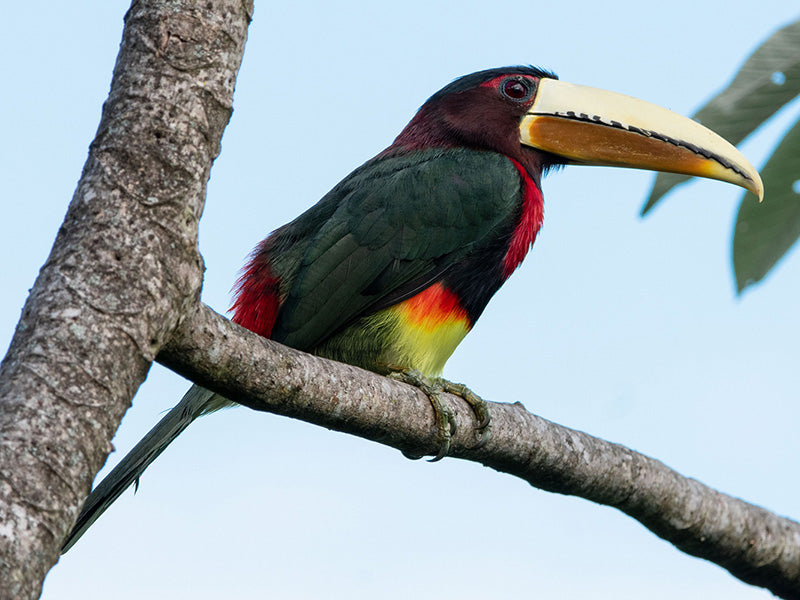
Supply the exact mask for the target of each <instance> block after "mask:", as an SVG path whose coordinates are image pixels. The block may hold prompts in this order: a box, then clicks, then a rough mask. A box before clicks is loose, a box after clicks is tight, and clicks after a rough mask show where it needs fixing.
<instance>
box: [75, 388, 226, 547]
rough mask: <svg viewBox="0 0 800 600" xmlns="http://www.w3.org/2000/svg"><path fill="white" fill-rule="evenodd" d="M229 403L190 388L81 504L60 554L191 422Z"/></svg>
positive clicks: (207, 392)
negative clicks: (75, 520)
mask: <svg viewBox="0 0 800 600" xmlns="http://www.w3.org/2000/svg"><path fill="white" fill-rule="evenodd" d="M231 404H232V402H230V401H229V400H227V399H225V398H223V397H222V396H220V395H219V394H215V393H214V392H211V391H209V390H207V389H205V388H202V387H200V386H199V385H193V386H192V387H191V388H190V389H189V391H188V392H186V394H184V396H183V398H182V399H181V401H180V402H179V403H178V404H177V405H176V406H175V408H173V409H172V410H170V411H169V412H168V413H167V414H166V415H165V416H164V418H163V419H161V420H160V421H159V422H158V424H157V425H156V426H155V427H153V428H152V429H151V430H150V432H149V433H148V434H147V435H146V436H144V438H142V440H141V441H140V442H139V443H138V444H136V446H134V448H133V450H131V451H130V452H129V453H128V454H127V456H125V458H123V459H122V460H121V461H120V463H119V464H118V465H117V466H116V467H114V469H112V471H111V472H110V473H109V474H108V475H107V476H106V477H105V479H103V481H101V482H100V484H99V485H98V486H97V487H96V488H95V489H93V490H92V492H91V494H89V497H88V498H86V502H84V504H83V508H82V509H81V512H80V514H79V515H78V520H77V522H76V523H75V526H74V527H73V528H72V531H71V532H70V533H69V535H68V536H67V538H66V539H65V540H64V544H63V545H62V546H61V553H62V554H63V553H64V552H66V551H67V550H69V549H70V548H71V547H72V545H73V544H74V543H75V542H77V541H78V539H80V537H81V536H82V535H83V534H84V532H85V531H86V530H87V529H88V528H89V526H91V524H92V523H94V522H95V521H96V520H97V518H98V517H99V516H100V515H102V514H103V513H104V512H105V510H106V509H107V508H108V507H109V506H111V505H112V504H113V503H114V501H115V500H116V499H117V498H119V497H120V495H121V494H122V492H124V491H125V490H126V489H128V487H129V486H130V485H131V484H132V483H134V482H135V483H136V485H137V486H138V483H139V477H140V476H141V475H142V473H143V472H144V470H145V469H146V468H147V467H148V466H149V465H150V463H152V462H153V461H154V460H155V459H156V458H157V457H158V455H159V454H161V453H162V452H163V451H164V449H165V448H166V447H167V446H169V445H170V443H172V441H173V440H174V439H175V438H176V437H178V435H179V434H180V433H181V432H182V431H183V430H184V429H186V428H187V427H188V426H189V424H191V422H192V421H194V420H195V419H196V418H197V417H199V416H200V415H204V414H207V413H210V412H213V411H215V410H218V409H220V408H224V407H226V406H230V405H231Z"/></svg>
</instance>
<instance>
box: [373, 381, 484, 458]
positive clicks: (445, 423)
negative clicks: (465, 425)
mask: <svg viewBox="0 0 800 600" xmlns="http://www.w3.org/2000/svg"><path fill="white" fill-rule="evenodd" d="M387 376H388V377H389V378H390V379H395V380H397V381H402V382H403V383H407V384H409V385H413V386H414V387H417V388H419V389H420V390H422V392H423V393H424V394H425V395H426V396H428V399H429V400H430V401H431V405H432V406H433V412H434V416H435V418H436V432H437V433H436V442H437V444H438V445H439V450H438V452H437V453H436V456H434V457H433V458H431V459H429V462H436V461H439V460H442V459H443V458H444V457H445V456H447V453H448V451H449V450H450V439H451V438H452V437H453V435H454V434H455V432H456V420H455V416H454V415H453V412H452V411H451V410H450V407H449V406H448V405H447V403H446V402H444V400H443V399H442V393H443V392H447V393H449V394H454V395H456V396H459V397H460V398H463V399H464V401H465V402H466V403H467V404H469V405H470V407H472V412H473V413H475V417H476V418H477V420H478V426H477V428H476V430H477V432H478V434H479V436H480V437H479V439H478V442H477V443H476V444H475V445H474V446H473V448H480V447H481V446H483V445H484V444H485V443H486V440H487V439H489V423H490V421H491V417H490V415H489V407H488V405H487V403H486V401H485V400H483V399H482V398H480V397H479V396H478V395H477V394H475V393H474V392H473V391H472V390H470V389H469V388H468V387H467V386H465V385H463V384H461V383H453V382H452V381H448V380H447V379H441V378H437V379H429V378H427V377H425V376H424V375H423V374H422V373H420V372H419V371H417V370H415V369H407V370H402V371H392V372H391V373H389V374H388V375H387ZM406 456H408V457H409V458H414V459H416V458H422V457H421V456H410V455H408V454H406Z"/></svg>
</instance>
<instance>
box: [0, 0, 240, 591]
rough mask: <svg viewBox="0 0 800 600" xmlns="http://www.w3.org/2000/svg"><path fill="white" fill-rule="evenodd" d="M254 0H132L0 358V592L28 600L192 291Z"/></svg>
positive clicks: (198, 281)
mask: <svg viewBox="0 0 800 600" xmlns="http://www.w3.org/2000/svg"><path fill="white" fill-rule="evenodd" d="M251 15H252V2H251V1H250V2H248V1H238V0H213V1H211V2H203V3H197V2H192V1H189V0H186V1H183V2H181V1H170V2H167V1H165V0H136V1H134V2H133V5H132V6H131V8H130V10H129V12H128V14H127V15H126V17H125V29H124V32H123V38H122V44H121V48H120V53H119V56H118V58H117V64H116V67H115V69H114V78H113V81H112V84H111V92H110V95H109V98H108V100H107V102H106V104H105V106H104V108H103V117H102V121H101V123H100V127H99V129H98V131H97V136H96V138H95V140H94V142H92V145H91V148H90V151H89V157H88V160H87V162H86V165H85V167H84V171H83V175H82V177H81V179H80V182H79V184H78V188H77V190H76V192H75V195H74V197H73V199H72V202H71V204H70V207H69V211H68V213H67V216H66V218H65V220H64V224H63V225H62V227H61V229H60V231H59V233H58V236H57V238H56V241H55V244H54V246H53V249H52V251H51V253H50V256H49V258H48V259H47V262H46V263H45V265H44V266H43V267H42V270H41V272H40V274H39V277H38V279H37V280H36V283H35V285H34V287H33V289H32V291H31V294H30V297H29V298H28V300H27V302H26V304H25V307H24V309H23V312H22V318H21V319H20V322H19V324H18V326H17V330H16V333H15V335H14V338H13V340H12V342H11V346H10V348H9V351H8V354H7V355H6V357H5V359H4V361H3V363H2V367H1V368H0V597H2V598H9V599H10V598H14V599H21V598H36V597H38V596H39V594H40V593H41V586H42V581H43V580H44V576H45V574H46V573H47V571H48V570H49V569H50V567H51V566H52V565H53V564H54V563H55V562H56V560H57V558H58V551H59V548H60V544H61V540H62V539H63V537H64V536H65V534H66V533H67V531H68V530H69V528H70V527H71V525H72V522H73V520H74V518H75V514H76V513H77V511H78V509H79V508H80V506H81V504H82V501H83V499H84V497H85V496H86V494H87V493H88V491H89V489H90V486H91V483H92V479H93V478H94V476H95V474H96V473H97V471H98V470H99V469H100V467H101V466H102V465H103V463H104V462H105V460H106V457H107V455H108V453H109V452H110V451H111V443H110V440H111V438H112V437H113V435H114V432H115V431H116V429H117V426H118V425H119V422H120V420H121V419H122V416H123V414H124V413H125V411H126V410H127V408H128V406H129V405H130V402H131V399H132V398H133V395H134V394H135V393H136V390H137V389H138V387H139V385H140V384H141V383H142V381H143V380H144V378H145V376H146V375H147V371H148V369H149V367H150V364H151V362H152V361H153V358H154V357H155V355H156V354H157V353H158V351H159V349H160V348H161V346H162V345H163V344H164V342H165V341H166V340H167V339H168V338H169V336H170V334H171V332H172V330H173V329H174V328H175V327H176V325H177V324H178V322H179V320H180V318H181V316H182V315H183V314H184V312H185V311H186V310H187V308H188V307H191V306H192V305H193V304H194V303H195V302H196V301H197V299H198V298H199V294H200V288H201V285H202V275H203V264H202V260H201V258H200V255H199V252H198V248H197V227H198V221H199V218H200V214H201V213H202V210H203V203H204V200H205V190H206V182H207V181H208V177H209V173H210V170H211V164H212V162H213V160H214V158H215V157H216V156H217V154H218V153H219V148H220V140H221V137H222V132H223V130H224V128H225V126H226V124H227V123H228V119H229V117H230V114H231V110H232V100H233V87H234V82H235V80H236V75H237V72H238V69H239V65H240V63H241V60H242V54H243V51H244V44H245V39H246V35H247V26H248V24H249V21H250V18H251Z"/></svg>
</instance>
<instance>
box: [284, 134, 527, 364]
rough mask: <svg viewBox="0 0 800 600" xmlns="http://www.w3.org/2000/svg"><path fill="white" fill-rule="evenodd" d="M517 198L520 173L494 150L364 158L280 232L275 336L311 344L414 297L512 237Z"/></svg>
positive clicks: (299, 345) (292, 343) (297, 344)
mask: <svg viewBox="0 0 800 600" xmlns="http://www.w3.org/2000/svg"><path fill="white" fill-rule="evenodd" d="M521 194H522V191H521V186H520V177H519V173H518V171H517V170H516V168H515V167H514V166H513V164H512V163H511V162H510V161H509V160H508V159H507V158H506V157H504V156H502V155H499V154H495V153H490V152H482V151H477V150H463V149H457V150H425V151H420V152H415V153H412V154H406V155H400V156H394V157H388V158H379V159H376V160H374V161H372V162H370V163H367V164H366V165H364V166H363V167H361V168H360V169H358V170H357V171H355V172H354V173H352V174H351V175H350V176H349V177H348V178H347V179H345V180H344V181H342V183H340V184H339V185H338V186H336V188H334V189H333V190H332V191H331V192H330V193H329V194H327V195H326V196H325V197H324V198H323V199H322V200H320V202H319V203H318V204H317V205H316V206H314V207H312V208H311V209H310V210H309V211H307V212H306V213H304V214H303V215H301V216H300V217H298V219H296V220H295V221H293V222H292V223H291V224H290V225H289V226H287V227H286V228H284V229H282V230H279V231H278V232H276V235H278V236H285V237H286V238H287V239H292V240H293V243H281V241H280V240H278V241H277V242H276V244H275V246H276V248H284V249H285V256H275V257H274V259H273V269H274V270H275V271H276V272H277V273H276V274H278V275H279V276H280V277H281V279H282V280H283V281H290V282H291V285H290V287H289V288H288V289H286V290H285V293H286V296H285V299H284V301H283V303H282V305H281V308H280V310H279V312H278V317H277V321H276V323H275V328H274V329H273V332H272V336H271V337H272V338H273V339H275V340H277V341H280V342H282V343H285V344H287V345H289V346H293V347H295V348H299V349H305V350H307V349H311V348H313V347H314V346H316V345H317V344H319V343H321V342H322V341H324V340H325V339H327V337H328V336H330V335H331V334H333V333H334V332H335V331H337V330H338V329H340V328H341V327H342V326H344V325H346V324H349V323H350V322H352V321H353V320H354V319H355V318H357V317H360V316H364V315H366V314H369V313H370V312H373V311H375V310H377V309H378V308H381V307H383V306H387V305H389V304H393V303H395V302H399V301H401V300H403V299H404V298H408V297H410V296H411V295H413V294H414V293H415V292H416V291H417V290H419V289H423V288H424V287H426V286H427V285H429V284H430V283H433V281H435V280H436V279H438V278H439V276H440V275H441V274H442V273H444V272H445V271H446V270H447V269H448V268H449V267H451V266H452V265H454V264H456V263H457V262H458V261H459V260H461V259H463V258H464V257H466V256H468V255H469V254H470V252H472V251H474V250H476V249H478V248H480V247H481V246H482V245H484V244H486V243H488V241H489V240H491V239H494V238H495V237H496V236H497V235H500V233H501V232H503V231H505V232H506V233H508V232H509V231H510V227H512V226H513V224H512V223H513V220H514V219H516V218H517V217H518V215H519V210H520V204H521ZM334 207H335V208H334ZM287 257H290V258H287ZM387 299H388V300H389V301H388V302H387Z"/></svg>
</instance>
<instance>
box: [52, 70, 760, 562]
mask: <svg viewBox="0 0 800 600" xmlns="http://www.w3.org/2000/svg"><path fill="white" fill-rule="evenodd" d="M570 164H579V165H580V164H583V165H603V166H618V167H630V168H640V169H648V170H655V171H670V172H676V173H684V174H688V175H696V176H701V177H707V178H712V179H719V180H722V181H726V182H729V183H733V184H736V185H739V186H741V187H744V188H745V189H748V190H750V191H752V192H753V193H755V194H756V195H757V196H758V197H759V200H760V199H761V198H762V197H763V186H762V183H761V179H760V177H759V175H758V172H757V171H756V170H755V169H754V168H753V167H752V165H751V164H750V163H749V162H748V161H747V159H745V158H744V156H742V155H741V154H740V153H739V151H738V150H736V148H735V147H733V146H732V145H731V144H729V143H728V142H726V141H725V140H724V139H722V138H721V137H719V136H718V135H716V134H715V133H713V132H711V131H710V130H708V129H707V128H705V127H703V126H702V125H700V124H699V123H697V122H695V121H692V120H691V119H688V118H686V117H683V116H680V115H678V114H676V113H673V112H671V111H669V110H667V109H665V108H661V107H659V106H657V105H654V104H650V103H648V102H645V101H642V100H638V99H635V98H632V97H629V96H624V95H621V94H617V93H614V92H609V91H605V90H601V89H597V88H592V87H587V86H582V85H576V84H571V83H567V82H564V81H561V80H560V79H558V77H557V76H556V75H555V74H554V73H552V72H550V71H547V70H545V69H541V68H538V67H533V66H511V67H501V68H494V69H487V70H483V71H479V72H476V73H472V74H469V75H465V76H463V77H460V78H458V79H456V80H454V81H452V82H451V83H449V84H448V85H446V86H445V87H443V88H442V89H441V90H439V91H438V92H436V93H435V94H433V95H432V96H431V97H430V98H429V99H428V100H427V101H426V102H425V103H424V104H423V105H422V106H421V107H420V108H419V110H418V111H417V112H416V114H415V115H414V116H413V118H412V119H411V121H410V122H409V123H408V125H406V127H405V128H404V129H403V130H402V131H401V132H400V134H399V135H398V136H397V137H396V139H395V140H394V141H393V142H392V143H391V145H389V146H388V147H387V148H386V149H384V150H383V151H381V152H379V153H378V154H377V155H376V156H375V157H374V158H372V159H370V160H368V161H367V162H366V163H365V164H363V165H362V166H360V167H358V168H356V169H355V170H354V171H353V172H352V173H350V174H349V175H348V176H346V177H345V178H344V179H343V180H342V181H341V182H340V183H339V184H338V185H336V186H335V187H334V188H333V189H332V190H331V191H330V192H329V193H328V194H326V195H325V196H324V197H323V198H322V199H321V200H320V201H319V202H318V203H317V204H315V205H314V206H312V207H311V208H310V209H308V210H307V211H306V212H304V213H303V214H301V215H300V216H298V217H297V218H296V219H294V220H293V221H291V222H290V223H287V224H286V225H283V226H282V227H280V228H278V229H276V230H275V231H273V232H272V233H271V234H270V235H269V236H268V237H266V239H264V241H262V242H261V243H260V244H258V245H257V246H256V248H255V249H254V250H253V252H252V254H251V255H250V256H249V259H248V260H247V262H246V264H245V266H244V268H243V270H242V272H241V275H240V277H239V279H238V280H237V282H236V284H235V286H234V301H233V305H232V309H231V310H232V313H233V317H232V320H233V321H234V322H235V323H237V324H239V325H241V326H242V327H245V328H247V329H249V330H251V331H253V332H255V333H257V334H259V335H261V336H264V337H266V338H270V339H272V340H275V341H277V342H280V343H282V344H285V345H287V346H291V347H293V348H296V349H298V350H302V351H305V352H310V353H313V354H316V355H318V356H322V357H325V358H329V359H333V360H337V361H341V362H345V363H349V364H351V365H355V366H358V367H362V368H364V369H368V370H371V371H375V372H377V373H381V374H399V377H400V378H407V380H410V381H412V382H416V383H419V384H421V385H422V384H424V388H423V389H424V390H425V391H426V393H428V395H429V397H430V398H431V402H432V403H433V405H434V412H435V414H436V417H437V421H436V427H437V432H438V440H439V443H440V448H439V452H438V454H437V455H436V456H435V457H434V460H436V459H439V458H442V456H444V455H445V454H446V453H447V447H448V439H449V436H450V434H451V432H452V428H453V426H454V423H453V422H452V415H449V414H448V413H447V409H446V408H445V407H444V406H443V404H442V403H441V402H440V400H439V398H438V393H437V391H436V389H434V388H435V387H436V386H433V388H432V387H431V386H429V385H428V384H427V383H425V382H430V381H434V380H436V378H438V377H440V376H441V374H442V371H443V368H444V365H445V363H446V362H447V360H448V358H449V357H450V355H451V354H452V353H453V351H454V350H455V349H456V347H457V346H458V345H459V343H460V342H461V341H462V340H463V339H464V337H465V336H466V335H467V333H469V331H470V329H471V328H472V327H473V326H474V324H475V322H476V321H477V320H478V318H479V317H480V316H481V314H482V313H483V311H484V309H485V308H486V306H487V304H488V302H489V300H490V299H491V297H492V296H493V295H494V293H495V292H497V290H498V289H499V288H500V287H501V286H502V285H503V283H504V282H505V281H506V280H507V279H508V278H509V277H510V276H511V274H512V273H513V272H514V271H515V270H516V269H517V267H518V266H519V265H520V264H521V263H522V261H523V259H524V258H525V256H526V254H527V253H528V251H529V249H530V248H531V246H532V245H533V243H534V241H535V240H536V237H537V234H538V233H539V231H540V228H541V226H542V220H543V210H544V200H543V194H542V177H543V176H544V175H545V174H546V173H547V172H548V171H550V170H552V169H555V168H559V167H562V166H564V165H570ZM445 389H448V390H452V389H454V388H452V387H446V388H445ZM461 395H462V396H463V397H464V398H465V399H466V400H467V401H469V402H470V403H471V404H472V406H473V410H474V411H475V414H476V415H477V417H478V429H479V430H483V435H482V439H485V434H486V433H487V432H488V424H489V415H488V412H487V411H486V408H485V405H483V404H482V403H481V402H480V401H479V400H475V397H474V395H472V396H471V395H470V394H464V393H462V394H461ZM232 404H233V403H232V402H230V401H228V400H227V399H225V398H223V397H222V396H219V395H217V394H214V393H213V392H211V391H209V390H207V389H204V388H202V387H200V386H197V385H195V386H193V387H192V388H191V389H190V390H189V391H188V392H187V393H186V394H185V396H184V397H183V399H182V400H181V401H180V403H179V404H178V405H176V406H175V407H174V408H173V409H172V410H171V411H169V412H168V413H167V415H166V416H165V417H164V418H163V419H162V420H161V421H160V422H159V423H158V424H157V425H156V426H155V427H154V428H153V429H152V430H151V431H150V432H149V433H148V434H147V435H146V436H145V437H144V438H143V439H142V441H140V442H139V444H137V445H136V446H135V447H134V449H133V450H132V451H131V452H130V453H129V454H128V455H127V456H126V457H125V458H124V459H123V460H122V461H121V462H120V463H119V464H118V465H117V466H116V467H115V468H114V469H113V470H112V471H111V473H110V474H109V475H108V476H107V477H106V478H105V479H104V480H103V481H102V482H101V483H100V484H99V485H98V486H97V487H96V488H95V489H94V490H93V491H92V492H91V494H90V495H89V497H88V498H87V500H86V502H85V504H84V507H83V509H82V511H81V513H80V514H79V516H78V518H77V522H76V524H75V526H74V528H73V529H72V531H71V532H70V533H69V534H68V536H67V538H66V539H65V541H64V542H63V546H62V552H66V551H67V550H69V548H70V547H72V545H73V544H74V543H75V542H76V541H77V540H78V539H79V538H80V537H81V535H83V533H84V532H85V531H86V530H87V529H88V527H89V526H90V525H91V524H92V523H93V522H94V521H95V520H96V519H97V518H98V517H99V516H100V514H102V512H103V511H105V509H106V508H107V507H108V506H109V505H110V504H111V503H113V502H114V500H116V498H117V497H119V495H120V494H121V493H122V492H123V491H124V490H125V489H127V488H128V487H129V486H130V485H131V484H135V486H136V487H138V483H139V477H140V476H141V474H142V473H143V471H144V470H145V469H146V468H147V466H148V465H149V464H150V463H151V462H152V461H153V460H155V458H156V457H157V456H158V455H159V454H160V453H161V452H162V451H163V450H164V449H165V448H166V447H167V446H168V445H169V444H170V443H171V442H172V441H173V440H174V439H175V438H176V437H177V436H178V435H179V434H180V433H181V432H182V431H183V430H184V429H185V428H186V427H187V426H188V425H189V424H191V422H192V421H194V420H195V419H196V418H198V417H199V416H201V415H205V414H208V413H212V412H214V411H216V410H218V409H220V408H223V407H226V406H230V405H232Z"/></svg>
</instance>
